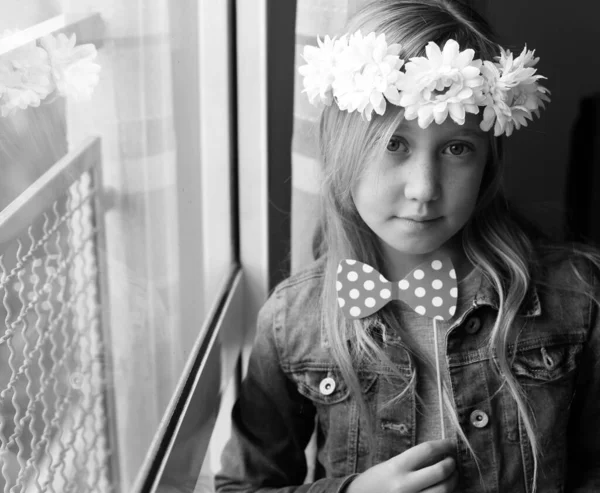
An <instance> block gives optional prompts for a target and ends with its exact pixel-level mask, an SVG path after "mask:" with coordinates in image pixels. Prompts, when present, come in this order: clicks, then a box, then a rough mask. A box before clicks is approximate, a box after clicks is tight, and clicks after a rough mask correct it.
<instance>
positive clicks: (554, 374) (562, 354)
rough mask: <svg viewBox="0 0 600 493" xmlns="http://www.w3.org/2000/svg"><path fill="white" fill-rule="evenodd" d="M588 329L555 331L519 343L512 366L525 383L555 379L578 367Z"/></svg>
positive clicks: (537, 382) (538, 382)
mask: <svg viewBox="0 0 600 493" xmlns="http://www.w3.org/2000/svg"><path fill="white" fill-rule="evenodd" d="M584 340H585V333H583V332H574V333H569V334H552V335H548V336H545V337H543V338H539V339H534V340H532V341H526V342H523V343H522V344H519V345H518V346H517V353H516V355H515V358H514V361H513V364H512V369H513V372H514V374H515V376H516V377H517V378H518V379H519V380H520V382H521V384H522V385H528V384H533V385H535V384H540V383H544V382H553V381H556V380H560V379H562V378H564V377H566V376H568V375H569V374H570V373H571V372H573V370H575V369H576V367H577V359H578V357H579V355H580V354H581V351H582V349H583V343H584Z"/></svg>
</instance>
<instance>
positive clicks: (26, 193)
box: [0, 0, 233, 492]
mask: <svg viewBox="0 0 600 493" xmlns="http://www.w3.org/2000/svg"><path fill="white" fill-rule="evenodd" d="M13 4H14V7H13V8H11V5H13ZM197 4H198V2H193V1H191V0H185V1H181V2H169V1H168V0H133V1H130V2H122V1H121V0H77V1H75V0H60V1H59V0H56V1H54V2H42V1H35V2H34V1H32V0H20V1H19V7H16V2H12V1H9V0H0V6H2V7H3V8H2V11H3V12H4V14H3V16H2V19H1V21H0V32H2V33H4V34H5V35H6V38H5V39H8V37H9V36H13V37H14V36H15V35H14V33H7V32H5V31H6V30H7V29H10V30H12V29H14V28H17V29H21V30H25V32H26V33H31V32H36V33H41V34H40V35H42V34H48V33H47V32H46V31H48V32H52V33H53V34H54V35H55V36H56V35H57V32H56V31H54V28H55V27H56V26H59V25H60V26H61V27H60V29H61V30H62V31H63V32H64V33H65V34H66V35H67V36H68V37H70V36H71V35H72V34H73V33H75V35H76V39H77V45H84V44H88V43H91V44H92V45H94V46H95V49H96V51H97V56H96V58H95V60H94V62H95V63H97V64H99V65H100V67H101V71H100V74H99V82H98V84H97V85H96V86H95V88H94V91H93V94H92V97H91V98H90V99H89V100H84V101H76V100H75V99H74V98H63V97H55V96H56V93H53V94H49V95H48V97H47V98H45V99H44V100H43V101H42V103H41V104H40V105H39V106H38V107H33V106H30V107H28V108H26V109H19V110H17V111H15V112H14V113H12V114H9V115H6V116H4V117H0V165H1V166H2V169H1V171H0V172H1V173H2V180H0V210H3V212H2V215H1V216H0V248H1V249H2V251H1V252H0V254H1V255H2V262H1V263H0V275H1V276H2V277H1V278H2V281H1V283H0V298H2V299H3V300H4V303H3V313H2V314H1V316H2V319H3V320H4V325H5V327H4V334H0V367H2V368H3V371H2V372H0V374H2V375H3V377H2V378H1V379H0V386H1V387H0V404H1V405H2V409H3V420H2V422H1V423H0V452H2V454H0V455H2V457H3V460H4V461H5V462H6V464H7V467H5V468H3V469H2V474H1V476H2V479H1V481H3V484H1V485H0V486H6V488H11V487H13V486H15V485H17V484H20V485H24V484H25V485H27V488H31V491H64V489H65V488H66V487H67V486H68V485H76V486H75V487H74V490H75V491H109V490H110V491H112V490H111V488H115V489H116V491H123V492H130V491H132V490H131V488H132V485H134V484H135V482H136V477H137V476H138V475H139V474H140V471H142V470H143V465H144V461H145V460H147V459H148V453H149V451H151V450H152V448H153V447H154V446H155V445H156V443H155V441H156V439H157V432H158V431H159V430H161V427H164V424H165V423H164V422H163V421H162V420H163V418H164V417H165V412H166V411H167V410H168V409H169V408H170V406H172V405H173V402H174V398H175V397H176V390H177V389H178V388H179V387H180V385H181V383H182V382H183V381H184V380H185V378H186V377H187V375H186V374H185V371H187V370H188V369H189V368H188V366H189V365H188V359H189V357H190V355H191V354H192V352H193V349H194V348H195V347H197V346H198V344H199V341H200V340H201V338H202V334H203V331H204V330H205V328H206V325H207V322H208V320H206V318H207V315H208V313H209V312H210V310H211V308H212V307H213V305H214V304H215V303H216V302H217V301H218V299H219V297H220V294H221V293H220V290H221V289H222V287H223V286H224V285H225V284H226V279H227V277H228V276H229V275H230V273H231V268H232V263H233V240H232V220H231V216H232V210H231V190H232V187H231V173H230V165H231V158H232V154H231V145H232V144H231V135H230V111H231V109H230V106H229V105H230V103H229V100H230V95H229V88H230V82H229V77H230V72H229V70H230V69H229V51H228V50H229V46H228V41H227V40H228V37H227V36H228V31H227V28H226V16H225V9H226V2H223V10H224V12H223V13H222V17H221V19H222V20H221V21H219V20H217V21H216V26H217V28H218V27H219V26H225V29H221V30H220V31H218V32H217V30H215V32H214V33H202V32H201V31H200V29H199V22H198V19H199V17H200V15H201V12H200V11H199V9H201V8H202V7H201V6H199V5H197ZM215 19H218V18H217V17H215ZM219 22H220V23H221V24H219ZM219 33H220V35H221V36H222V39H219V38H216V36H217V35H219ZM35 40H36V38H34V39H33V41H35ZM210 41H212V43H213V44H212V45H211V47H210V48H211V49H210V53H209V54H210V55H211V56H212V59H210V60H209V59H207V58H206V57H205V53H204V52H203V51H202V50H203V49H205V48H204V46H205V45H203V43H208V42H210ZM37 42H38V44H39V39H37ZM11 53H12V55H11ZM14 53H15V51H14V50H9V51H8V52H6V53H0V57H1V58H0V62H1V61H2V60H8V59H10V57H11V56H15V55H14ZM209 62H210V63H211V65H210V67H211V78H210V80H209V79H208V78H207V77H204V78H203V71H204V72H205V71H206V69H207V65H205V64H208V63H209ZM49 174H50V175H51V176H52V179H50V178H48V176H49ZM39 180H42V182H40V181H39ZM33 184H35V186H34V188H36V189H37V190H38V192H36V194H33V195H31V193H30V192H31V190H32V185H33ZM40 190H41V192H40ZM90 464H91V465H92V467H90V466H89V465H90ZM111 483H113V486H110V484H111ZM71 487H72V486H71ZM36 488H37V489H36ZM23 491H25V490H23ZM27 491H30V490H29V489H28V490H27Z"/></svg>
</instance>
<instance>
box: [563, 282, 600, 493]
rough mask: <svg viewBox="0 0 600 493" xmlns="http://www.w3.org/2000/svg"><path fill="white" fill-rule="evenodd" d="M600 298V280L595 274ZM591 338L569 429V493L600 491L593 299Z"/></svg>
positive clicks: (599, 371)
mask: <svg viewBox="0 0 600 493" xmlns="http://www.w3.org/2000/svg"><path fill="white" fill-rule="evenodd" d="M594 283H595V289H594V295H595V297H596V298H595V299H596V300H597V301H600V281H599V279H598V276H594ZM587 319H588V322H589V325H588V328H589V329H588V330H589V333H588V338H587V341H586V343H585V346H584V349H583V354H582V356H581V360H580V363H579V372H578V376H577V384H576V390H575V396H574V398H573V402H572V405H571V416H570V424H569V429H568V433H569V436H568V443H569V450H568V464H567V489H566V492H568V493H593V492H598V491H600V310H599V307H598V304H597V303H596V302H594V301H590V305H589V310H588V317H587Z"/></svg>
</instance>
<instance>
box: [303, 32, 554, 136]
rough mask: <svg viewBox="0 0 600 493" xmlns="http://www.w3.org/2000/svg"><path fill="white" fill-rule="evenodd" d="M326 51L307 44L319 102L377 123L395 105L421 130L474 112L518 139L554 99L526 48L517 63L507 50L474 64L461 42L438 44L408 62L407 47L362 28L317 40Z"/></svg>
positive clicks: (311, 89) (486, 125)
mask: <svg viewBox="0 0 600 493" xmlns="http://www.w3.org/2000/svg"><path fill="white" fill-rule="evenodd" d="M317 42H318V47H315V46H305V47H304V53H303V55H302V56H303V58H304V60H305V61H306V63H307V64H306V65H303V66H301V67H299V69H298V70H299V72H300V74H302V75H303V76H304V81H303V85H304V90H303V91H302V92H305V93H307V94H308V98H309V101H310V103H311V104H313V105H315V106H321V105H323V104H324V105H327V106H330V105H331V103H332V102H333V101H334V100H335V102H336V104H337V105H338V107H339V108H340V109H341V110H343V111H348V112H349V113H351V112H353V111H359V112H360V113H361V115H362V117H363V118H364V119H366V120H368V121H370V120H371V117H372V113H373V111H375V113H377V114H378V115H383V113H384V112H385V109H386V106H387V103H388V102H389V103H391V104H394V105H396V106H401V107H403V108H404V117H405V118H406V119H407V120H414V119H418V124H419V127H421V128H427V127H428V126H429V125H430V124H431V123H432V122H433V121H435V122H436V123H438V124H440V123H442V122H444V121H445V120H446V118H447V117H448V116H450V118H452V120H454V121H455V122H456V123H458V124H459V125H462V124H464V122H465V115H466V113H473V114H478V113H479V107H480V106H481V107H483V108H484V110H483V119H482V121H481V123H480V127H481V129H482V130H484V131H486V132H487V131H488V130H490V129H491V128H492V127H494V135H495V136H499V135H502V134H503V133H505V134H506V135H507V136H509V135H511V134H512V132H513V129H514V128H517V129H519V128H520V127H521V126H527V120H532V119H533V116H532V115H533V114H534V113H535V114H536V116H538V117H539V108H540V107H542V108H544V107H545V106H544V101H546V102H549V101H550V98H549V96H548V95H549V94H550V91H548V89H546V88H545V87H543V86H541V85H540V84H538V80H539V79H545V77H543V76H542V75H537V74H536V72H537V69H535V68H534V67H535V65H536V64H537V62H538V60H539V58H534V54H535V51H529V50H527V47H525V48H524V49H523V51H522V52H521V54H520V55H519V56H518V57H516V58H514V57H513V54H512V53H511V52H510V51H507V50H504V49H503V48H502V47H500V56H498V57H495V59H496V61H495V62H491V61H488V60H485V61H482V60H479V59H477V60H473V57H474V55H475V51H474V50H472V49H466V50H464V51H460V47H459V45H458V43H457V42H456V41H455V40H452V39H450V40H448V41H447V42H446V44H445V45H444V48H443V49H440V47H439V46H438V45H437V44H436V43H434V42H433V41H430V42H429V43H428V44H427V46H426V47H425V53H426V56H424V57H413V58H411V59H410V60H409V61H408V62H406V63H405V62H404V60H401V59H400V57H399V53H400V49H401V46H400V45H399V44H391V45H388V44H387V43H386V41H385V34H380V35H379V36H377V35H376V34H375V33H370V34H369V35H367V36H364V37H363V35H362V34H361V32H360V31H357V32H356V33H354V34H352V35H350V36H349V37H348V34H345V35H344V36H342V37H341V38H340V39H335V38H330V37H329V36H325V39H324V41H321V39H319V38H317Z"/></svg>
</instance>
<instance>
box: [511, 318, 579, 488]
mask: <svg viewBox="0 0 600 493" xmlns="http://www.w3.org/2000/svg"><path fill="white" fill-rule="evenodd" d="M584 343H585V332H584V331H583V330H581V331H577V330H575V329H574V330H573V331H571V332H569V333H564V334H548V335H544V336H541V337H537V338H535V339H531V340H525V341H521V342H520V343H519V344H518V346H517V352H516V354H515V357H514V360H513V363H512V370H513V372H514V375H515V376H516V378H517V379H518V381H519V383H520V385H521V386H522V389H523V391H524V397H525V400H526V401H527V406H528V408H529V410H530V411H531V413H532V414H533V416H532V418H533V422H534V423H535V431H536V438H537V440H538V444H539V446H540V449H541V450H542V451H543V452H544V454H543V455H542V457H540V463H539V466H540V470H539V474H538V483H537V487H538V491H549V492H550V491H562V490H559V489H556V488H560V485H562V484H563V481H564V478H565V474H566V470H565V467H566V450H567V442H566V440H567V425H568V419H569V412H570V404H571V401H572V399H573V392H574V381H575V375H576V370H577V364H578V359H579V356H580V354H581V352H582V350H583V345H584ZM505 399H506V400H505V401H504V410H505V420H506V422H505V425H504V427H503V428H504V432H505V433H506V435H505V436H506V438H507V441H508V442H520V450H521V457H520V460H519V462H520V463H521V464H522V465H523V467H524V475H525V479H526V482H527V483H528V484H530V485H531V483H532V481H533V468H534V460H533V453H532V450H531V447H530V444H529V440H528V438H527V434H526V432H525V428H524V423H523V420H522V417H521V416H520V415H519V412H518V410H517V405H516V403H515V402H514V400H513V399H512V397H510V396H506V398H505ZM509 450H514V449H513V448H512V447H511V448H510V449H507V457H514V452H512V453H511V452H509ZM511 460H512V459H511Z"/></svg>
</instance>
